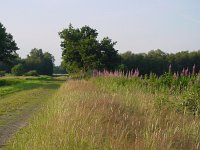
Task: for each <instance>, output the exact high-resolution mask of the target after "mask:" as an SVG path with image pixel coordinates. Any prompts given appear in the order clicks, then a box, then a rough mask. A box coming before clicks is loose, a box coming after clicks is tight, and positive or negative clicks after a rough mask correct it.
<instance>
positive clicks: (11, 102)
mask: <svg viewBox="0 0 200 150" xmlns="http://www.w3.org/2000/svg"><path fill="white" fill-rule="evenodd" d="M0 80H1V86H0V147H1V146H3V144H5V142H6V141H7V140H8V139H9V138H10V137H11V136H12V135H13V134H14V133H15V132H16V130H17V129H19V128H22V127H24V126H25V125H26V123H27V120H28V118H29V117H31V115H32V114H33V113H34V112H35V111H37V110H38V109H39V108H40V106H41V105H43V104H45V102H46V101H47V100H48V99H49V98H50V97H51V96H52V95H53V94H54V92H55V91H56V89H58V88H59V86H60V84H61V83H62V81H57V80H52V79H50V77H34V78H30V77H29V78H27V77H26V78H25V77H23V78H16V77H5V78H1V79H0Z"/></svg>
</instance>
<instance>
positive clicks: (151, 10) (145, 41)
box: [0, 0, 200, 64]
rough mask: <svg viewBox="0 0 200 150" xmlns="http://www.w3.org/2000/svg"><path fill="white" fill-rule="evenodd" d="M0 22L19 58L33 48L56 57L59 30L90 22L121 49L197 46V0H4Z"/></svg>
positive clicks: (199, 26) (199, 32) (199, 19)
mask: <svg viewBox="0 0 200 150" xmlns="http://www.w3.org/2000/svg"><path fill="white" fill-rule="evenodd" d="M0 22H2V23H3V25H4V26H5V27H6V28H7V31H8V32H10V33H11V34H12V35H13V36H14V39H15V40H16V42H17V44H18V47H19V48H20V51H18V53H19V54H20V56H21V57H26V55H27V54H28V53H29V52H30V50H31V49H32V48H42V49H43V50H44V51H48V52H50V53H52V54H53V55H54V56H55V58H56V64H59V63H60V61H61V48H60V39H59V36H58V32H59V31H61V30H62V29H63V28H66V27H68V25H69V23H72V25H73V26H74V27H81V26H84V25H89V26H90V27H92V28H95V29H97V30H98V32H99V38H100V39H101V38H103V37H105V36H109V37H110V38H111V39H113V40H114V41H117V42H118V43H117V45H116V49H118V50H119V52H120V53H122V52H125V51H128V50H130V51H133V52H134V53H140V52H148V51H149V50H152V49H158V48H160V49H161V50H163V51H165V52H169V53H171V52H177V51H180V50H191V51H193V50H198V49H200V1H199V0H123V1H122V0H16V1H14V0H4V1H1V3H0Z"/></svg>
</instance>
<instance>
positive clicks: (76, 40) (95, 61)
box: [59, 24, 120, 72]
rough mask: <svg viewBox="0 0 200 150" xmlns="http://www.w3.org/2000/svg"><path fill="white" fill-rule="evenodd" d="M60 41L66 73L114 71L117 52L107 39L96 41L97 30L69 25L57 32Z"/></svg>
mask: <svg viewBox="0 0 200 150" xmlns="http://www.w3.org/2000/svg"><path fill="white" fill-rule="evenodd" d="M59 35H60V38H61V39H62V42H61V47H62V49H63V52H62V59H63V64H64V66H65V67H66V69H67V70H68V71H71V72H78V71H84V72H85V71H88V70H91V69H97V70H102V69H107V70H114V69H116V68H117V66H118V64H119V62H120V61H119V55H118V51H117V50H115V48H114V46H115V44H116V42H112V40H111V39H109V38H108V37H106V38H104V39H103V40H102V41H98V40H97V38H98V33H97V30H95V29H92V28H90V27H89V26H84V27H81V28H80V29H79V28H76V29H75V28H74V27H73V26H72V25H71V24H70V25H69V27H68V28H67V29H64V30H63V31H61V32H59Z"/></svg>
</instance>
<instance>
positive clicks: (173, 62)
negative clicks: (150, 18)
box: [0, 23, 200, 75]
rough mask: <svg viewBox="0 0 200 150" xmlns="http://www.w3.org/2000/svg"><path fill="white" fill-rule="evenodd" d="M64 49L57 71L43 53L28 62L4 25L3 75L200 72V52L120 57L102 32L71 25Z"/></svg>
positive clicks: (0, 40) (0, 30)
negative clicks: (27, 73) (32, 73)
mask: <svg viewBox="0 0 200 150" xmlns="http://www.w3.org/2000/svg"><path fill="white" fill-rule="evenodd" d="M59 36H60V39H61V48H62V63H61V65H60V66H57V67H55V65H54V57H53V55H52V54H50V53H48V52H43V50H42V49H36V48H34V49H32V50H31V52H30V54H29V55H27V58H25V59H22V58H20V57H19V56H18V55H17V50H19V48H18V47H17V44H16V42H15V41H14V39H13V36H12V35H11V34H9V33H7V32H6V28H5V27H4V26H3V25H2V24H1V23H0V71H1V70H4V71H6V72H11V71H12V68H13V67H14V66H15V69H13V70H21V71H22V72H30V71H32V72H33V71H35V72H37V73H38V74H42V75H52V74H53V72H54V73H58V74H59V73H66V71H67V72H68V73H80V72H83V73H84V72H88V71H92V70H99V71H103V70H107V71H115V70H122V71H125V72H127V71H130V70H135V69H138V70H139V71H140V74H142V75H144V74H150V73H151V72H152V73H155V74H157V75H161V74H163V73H164V72H167V71H168V69H169V66H170V69H171V70H172V71H174V72H181V70H182V69H183V68H185V69H187V68H188V69H189V70H190V71H191V70H192V68H193V69H194V67H193V66H195V71H196V72H198V71H199V70H200V50H198V51H194V52H189V51H182V52H178V53H175V54H169V53H165V52H163V51H161V50H160V49H157V50H151V51H149V52H148V53H140V54H135V53H133V52H131V51H127V52H125V53H121V54H119V52H118V50H116V49H115V48H114V47H115V45H116V43H117V42H115V41H112V40H111V39H110V38H109V37H104V38H103V39H101V40H99V38H98V32H97V30H96V29H93V28H91V27H89V26H83V27H81V28H74V27H73V26H72V25H71V24H70V25H69V26H68V27H67V28H65V29H63V30H62V31H61V32H59ZM16 65H17V66H16Z"/></svg>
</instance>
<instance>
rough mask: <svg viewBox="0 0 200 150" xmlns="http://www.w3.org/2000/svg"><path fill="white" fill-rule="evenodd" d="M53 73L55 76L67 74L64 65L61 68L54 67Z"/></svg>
mask: <svg viewBox="0 0 200 150" xmlns="http://www.w3.org/2000/svg"><path fill="white" fill-rule="evenodd" d="M53 73H54V74H67V71H66V69H65V68H64V67H63V66H62V65H60V66H54V67H53Z"/></svg>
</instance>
